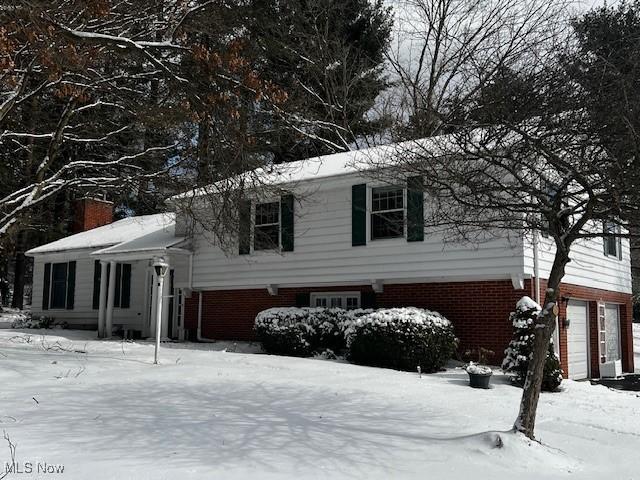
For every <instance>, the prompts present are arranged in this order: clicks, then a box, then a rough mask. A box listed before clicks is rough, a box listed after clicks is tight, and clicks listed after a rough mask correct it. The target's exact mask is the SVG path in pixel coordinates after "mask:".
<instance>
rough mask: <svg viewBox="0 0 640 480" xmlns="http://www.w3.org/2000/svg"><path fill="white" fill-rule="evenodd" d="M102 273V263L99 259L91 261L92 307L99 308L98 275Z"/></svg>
mask: <svg viewBox="0 0 640 480" xmlns="http://www.w3.org/2000/svg"><path fill="white" fill-rule="evenodd" d="M101 275H102V264H101V263H100V260H96V261H95V262H93V309H94V310H97V309H98V308H100V277H101Z"/></svg>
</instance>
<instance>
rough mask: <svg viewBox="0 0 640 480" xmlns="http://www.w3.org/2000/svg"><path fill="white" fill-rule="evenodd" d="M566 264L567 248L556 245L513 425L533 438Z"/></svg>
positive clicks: (567, 258)
mask: <svg viewBox="0 0 640 480" xmlns="http://www.w3.org/2000/svg"><path fill="white" fill-rule="evenodd" d="M568 263H569V249H568V248H566V247H564V248H559V247H557V248H556V256H555V258H554V261H553V267H552V268H551V272H550V274H549V280H548V282H547V289H546V292H545V297H544V304H543V305H542V311H541V312H540V314H539V317H538V323H537V324H536V333H535V337H534V341H533V352H532V354H533V358H532V359H531V361H530V362H529V369H528V371H527V378H526V379H525V382H524V388H523V391H522V399H521V401H520V413H519V414H518V418H517V419H516V422H515V424H514V426H513V428H514V429H515V430H517V431H519V432H522V433H524V434H525V435H526V436H527V437H529V438H531V439H534V428H535V424H536V413H537V411H538V400H539V398H540V390H541V389H542V379H543V373H544V364H545V363H546V360H547V352H548V349H549V342H550V341H551V336H552V335H553V330H554V329H555V326H556V317H557V313H556V311H554V310H555V309H554V307H555V306H556V305H557V304H558V296H559V295H560V282H561V281H562V277H564V272H565V267H566V266H567V264H568Z"/></svg>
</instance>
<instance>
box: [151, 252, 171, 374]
mask: <svg viewBox="0 0 640 480" xmlns="http://www.w3.org/2000/svg"><path fill="white" fill-rule="evenodd" d="M153 268H154V270H155V272H156V276H157V277H158V285H157V288H158V289H157V295H156V306H157V308H156V349H155V355H154V358H153V363H154V364H155V365H157V364H158V352H159V350H160V331H161V330H162V292H163V288H164V277H165V275H166V274H167V271H168V270H169V264H168V263H167V262H166V261H165V260H164V258H162V257H156V258H154V259H153Z"/></svg>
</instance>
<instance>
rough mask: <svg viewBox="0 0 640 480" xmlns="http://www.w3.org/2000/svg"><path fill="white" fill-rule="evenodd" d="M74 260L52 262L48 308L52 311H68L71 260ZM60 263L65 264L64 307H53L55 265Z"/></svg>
mask: <svg viewBox="0 0 640 480" xmlns="http://www.w3.org/2000/svg"><path fill="white" fill-rule="evenodd" d="M70 261H72V260H66V261H62V262H51V271H50V272H49V305H48V308H47V310H48V311H50V312H65V311H67V306H68V304H67V300H68V290H69V262H70ZM58 264H64V265H65V274H64V307H55V308H54V307H52V306H51V305H52V304H53V266H54V265H58Z"/></svg>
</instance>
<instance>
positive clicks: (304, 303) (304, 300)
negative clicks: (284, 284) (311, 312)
mask: <svg viewBox="0 0 640 480" xmlns="http://www.w3.org/2000/svg"><path fill="white" fill-rule="evenodd" d="M309 303H311V294H310V293H309V292H305V293H296V307H308V306H309Z"/></svg>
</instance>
